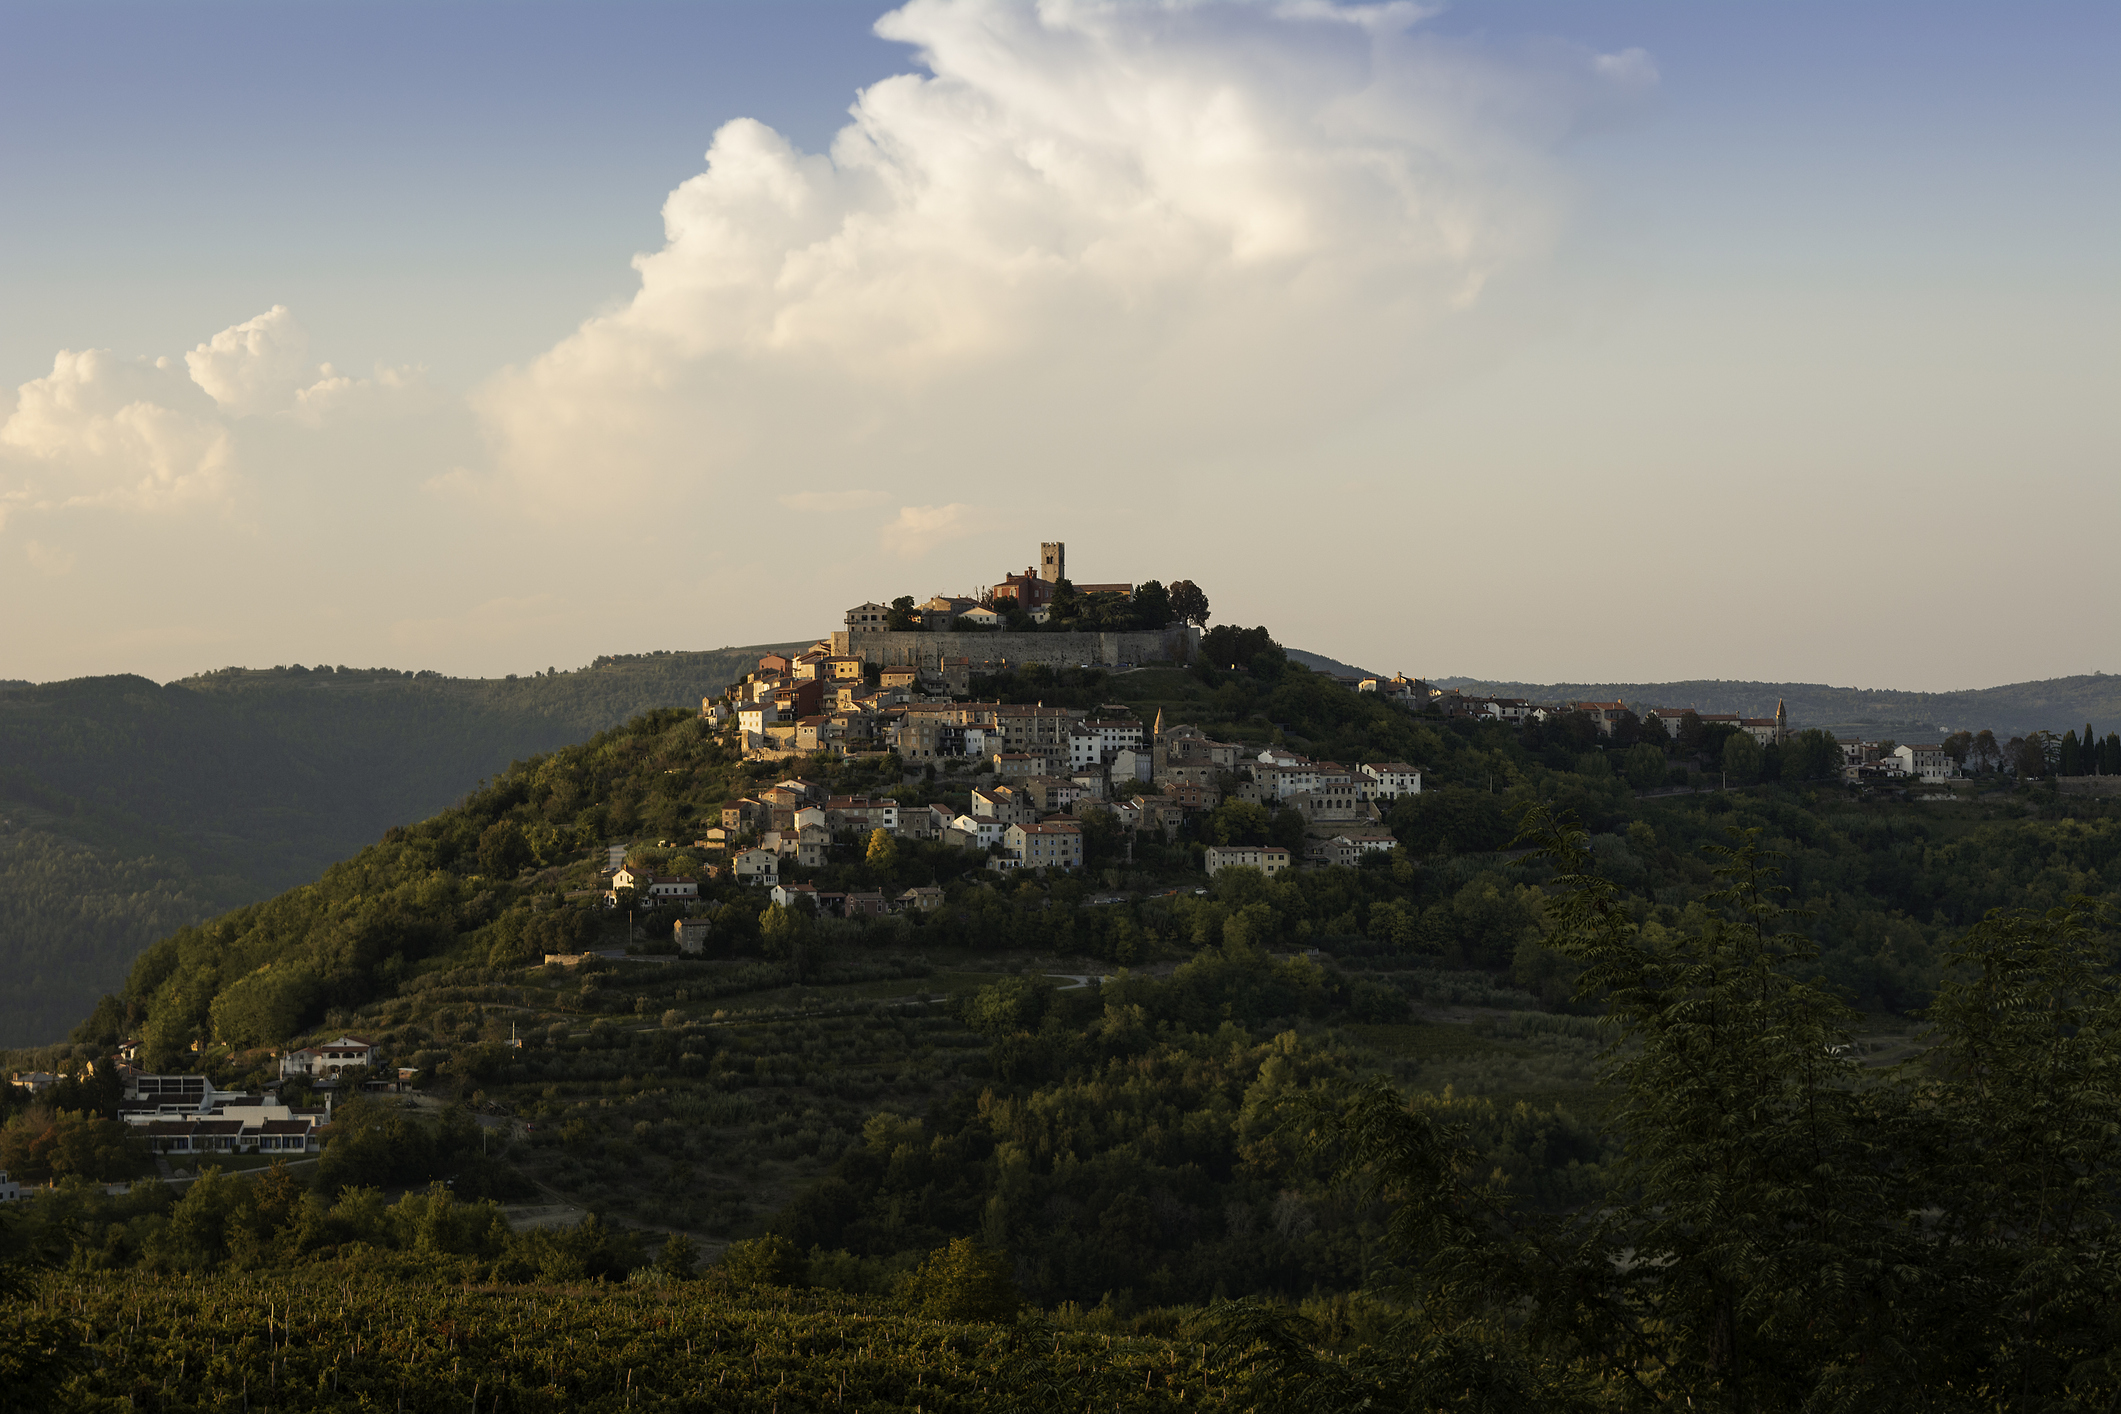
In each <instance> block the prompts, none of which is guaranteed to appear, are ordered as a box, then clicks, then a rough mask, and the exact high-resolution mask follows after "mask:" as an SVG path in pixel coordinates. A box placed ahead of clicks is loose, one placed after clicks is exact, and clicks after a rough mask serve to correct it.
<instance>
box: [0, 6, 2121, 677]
mask: <svg viewBox="0 0 2121 1414" xmlns="http://www.w3.org/2000/svg"><path fill="white" fill-rule="evenodd" d="M0 22H4V23H0V33H4V36H5V37H4V39H0V602H4V603H5V604H6V605H7V606H8V608H9V609H11V610H12V612H9V613H7V614H6V615H5V616H4V617H0V679H8V678H14V679H29V680H33V681H46V680H54V679H61V678H68V677H76V676H84V675H93V674H104V673H118V672H136V673H142V674H145V675H147V676H150V677H154V678H156V679H159V680H167V679H172V678H176V677H181V676H184V675H186V674H189V673H193V672H198V671H203V670H207V669H211V668H215V667H221V666H228V665H248V666H270V665H273V664H277V663H295V662H300V663H307V664H318V663H332V664H346V665H350V666H391V667H401V668H432V669H437V670H440V671H443V672H448V673H455V674H467V675H499V674H503V673H510V672H515V673H529V672H533V671H537V670H541V669H544V668H546V667H551V666H557V667H574V666H579V665H581V664H583V663H586V662H587V661H589V659H591V658H592V657H594V656H595V655H597V654H600V653H623V652H641V651H650V650H654V649H660V648H678V649H685V648H713V647H720V646H723V645H725V644H738V643H750V642H762V641H783V640H791V639H798V638H804V637H810V636H818V635H822V634H824V633H826V632H829V631H830V630H831V629H833V628H835V627H838V626H839V625H840V623H841V619H842V615H843V614H844V611H845V610H846V609H847V607H848V606H850V605H853V604H857V603H860V602H863V601H865V600H871V599H875V600H889V599H890V598H892V597H894V596H896V595H898V594H913V595H914V596H916V597H917V598H925V597H927V596H928V595H930V594H934V593H938V592H948V593H966V592H972V591H973V590H976V589H977V588H978V587H980V586H983V585H988V584H992V583H995V582H997V581H998V580H1000V578H1001V577H1002V576H1003V575H1004V574H1006V573H1008V572H1011V571H1014V570H1021V569H1023V568H1024V567H1025V566H1026V565H1027V564H1029V563H1030V562H1031V561H1032V560H1033V559H1035V557H1036V553H1037V546H1038V544H1039V542H1040V541H1042V540H1053V539H1058V540H1063V541H1065V542H1067V544H1068V548H1069V566H1070V570H1071V572H1072V573H1073V574H1074V575H1075V577H1077V578H1079V579H1083V580H1089V581H1109V580H1121V579H1124V580H1130V581H1137V582H1138V581H1140V580H1144V579H1149V578H1157V579H1162V580H1164V581H1166V582H1169V581H1172V580H1176V579H1191V580H1193V581H1195V582H1196V583H1198V584H1199V585H1200V586H1201V587H1202V588H1203V589H1204V590H1206V592H1207V594H1208V596H1209V598H1210V600H1211V603H1212V607H1213V611H1214V622H1233V623H1240V624H1245V625H1251V624H1265V625H1267V626H1268V627H1269V628H1270V630H1271V631H1272V632H1273V633H1274V634H1275V636H1276V637H1277V638H1278V639H1279V640H1280V641H1282V642H1283V643H1286V644H1289V645H1292V646H1296V647H1301V648H1305V649H1309V650H1311V651H1315V652H1321V653H1327V654H1330V655H1332V656H1334V657H1337V658H1341V659H1344V660H1347V661H1350V662H1355V663H1359V664H1361V665H1363V666H1366V667H1369V668H1373V669H1377V670H1383V671H1403V672H1407V673H1410V674H1415V675H1421V676H1447V675H1459V674H1463V675H1470V676H1479V677H1487V678H1493V679H1501V680H1514V681H1531V682H1539V681H1638V682H1639V681H1661V680H1678V679H1695V678H1746V679H1762V680H1769V681H1781V680H1792V681H1813V682H1828V683H1836V684H1841V685H1847V686H1858V687H1884V688H1901V689H1910V690H1947V689H1955V688H1965V687H1978V686H1987V685H1991V684H1996V683H2002V682H2010V681H2018V680H2024V679H2030V678H2047V677H2057V676H2063V675H2068V674H2074V673H2084V672H2092V671H2121V593H2117V591H2116V587H2115V578H2114V574H2113V571H2112V565H2113V563H2114V560H2115V553H2114V550H2113V546H2114V544H2115V531H2116V527H2117V526H2121V411H2117V409H2121V397H2117V396H2116V389H2117V387H2121V348H2117V344H2121V335H2117V332H2116V331H2117V330H2121V318H2117V316H2121V279H2117V275H2121V160H2117V159H2121V84H2116V83H2114V82H2113V74H2114V73H2115V72H2116V67H2117V65H2116V61H2117V60H2121V9H2117V8H2116V7H2113V6H2111V5H2103V4H2091V3H2074V4H2061V3H2031V4H2026V5H2019V6H2010V7H1999V6H1995V5H1992V4H1991V5H1974V4H1954V3H1923V4H1914V3H1891V2H1890V0H1885V2H1882V3H1875V4H1867V5H1863V6H1849V5H1845V4H1825V3H1805V0H1796V3H1777V4H1773V5H1769V4H1764V3H1760V4H1747V3H1718V4H1709V3H1681V0H1660V2H1659V3H1636V2H1635V0H1614V3H1595V0H1571V3H1558V2H1557V3H1540V2H1539V0H1525V3H1515V4H1501V3H1493V4H1477V3H1467V4H1455V5H1435V6H1422V5H1411V4H1382V5H1371V6H1335V5H1332V4H1329V3H1326V0H1285V2H1284V3H1268V0H1259V2H1258V3H1213V2H1212V0H1189V3H1172V4H1151V3H1147V0H1135V3H1128V4H1101V3H1090V0H1048V3H1045V4H1042V5H1027V4H1005V3H998V0H915V3H913V4H909V5H906V6H903V7H901V8H898V9H892V10H887V9H885V8H883V7H881V6H877V5H858V4H847V3H840V2H839V0H829V3H828V0H801V2H800V3H777V4H748V3H694V4H676V3H659V4H644V3H627V0H601V3H597V4H572V3H502V0H483V2H482V3H464V2H462V0H459V2H458V3H450V0H439V3H437V2H436V0H423V2H422V3H417V4H392V3H371V4H349V3H333V0H306V3H263V0H250V2H249V3H235V2H234V0H218V3H186V0H157V3H153V4H147V3H124V2H123V0H110V3H92V4H25V3H17V0H0Z"/></svg>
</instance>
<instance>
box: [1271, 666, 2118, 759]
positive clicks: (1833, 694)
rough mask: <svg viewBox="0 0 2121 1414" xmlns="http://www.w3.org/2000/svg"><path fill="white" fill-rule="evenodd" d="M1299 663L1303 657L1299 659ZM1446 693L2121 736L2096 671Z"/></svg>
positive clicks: (1806, 721)
mask: <svg viewBox="0 0 2121 1414" xmlns="http://www.w3.org/2000/svg"><path fill="white" fill-rule="evenodd" d="M1291 656H1292V657H1293V656H1295V655H1293V654H1292V655H1291ZM1430 681H1431V682H1433V683H1435V684H1436V685H1437V686H1439V687H1457V688H1467V689H1473V690H1477V691H1480V692H1493V693H1498V694H1501V695H1505V696H1510V697H1525V698H1530V699H1531V700H1533V701H1535V702H1561V701H1568V700H1572V699H1573V700H1577V701H1597V702H1613V701H1620V702H1626V703H1629V704H1631V705H1632V704H1636V703H1640V704H1642V705H1643V706H1646V707H1693V708H1695V709H1697V710H1699V711H1703V712H1739V713H1743V714H1744V715H1746V716H1749V717H1764V716H1770V715H1772V714H1773V713H1774V711H1775V703H1776V702H1777V701H1778V700H1780V701H1783V702H1785V703H1787V704H1788V705H1789V710H1790V721H1791V722H1792V723H1793V724H1794V725H1797V726H1801V727H1826V728H1828V729H1830V730H1833V731H1836V732H1840V733H1842V734H1843V735H1852V734H1855V733H1857V732H1861V733H1863V734H1866V735H1875V736H1892V737H1895V738H1897V739H1899V740H1902V741H1906V740H1909V739H1911V737H1913V736H1915V735H1936V736H1941V735H1944V734H1946V733H1948V732H1955V731H1980V730H1981V729H1982V728H1983V727H1987V728H1988V729H1989V730H1991V731H1993V732H1995V733H1996V735H1998V736H2001V737H2008V736H2022V735H2024V734H2025V733H2027V732H2029V731H2036V730H2040V729H2046V730H2049V731H2056V732H2061V731H2068V730H2071V729H2072V728H2074V729H2076V730H2079V731H2081V730H2083V727H2084V724H2085V723H2086V722H2090V723H2091V724H2092V729H2093V730H2094V731H2095V732H2097V733H2098V734H2099V735H2101V736H2104V735H2105V734H2106V733H2108V732H2111V731H2121V677H2117V676H2115V675H2113V674H2110V673H2090V674H2086V675H2082V676H2079V677H2069V678H2049V679H2047V680H2045V681H2043V682H2015V683H2007V684H2005V685H2004V686H2002V687H1983V688H1970V689H1967V690H1965V691H1962V692H1895V691H1890V690H1881V689H1876V688H1860V687H1828V686H1825V685H1824V684H1821V683H1812V682H1724V681H1721V680H1715V681H1709V680H1700V681H1695V682H1661V683H1640V682H1593V683H1584V682H1563V683H1525V682H1496V681H1494V680H1492V679H1487V678H1431V679H1430Z"/></svg>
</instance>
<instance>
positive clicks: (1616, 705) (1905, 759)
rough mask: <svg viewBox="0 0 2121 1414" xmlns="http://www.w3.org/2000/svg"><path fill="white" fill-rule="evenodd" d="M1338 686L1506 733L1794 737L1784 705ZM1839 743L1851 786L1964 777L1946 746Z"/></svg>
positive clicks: (1402, 684)
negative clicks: (1583, 725) (1709, 731)
mask: <svg viewBox="0 0 2121 1414" xmlns="http://www.w3.org/2000/svg"><path fill="white" fill-rule="evenodd" d="M1340 681H1341V682H1342V683H1343V684H1344V685H1346V686H1348V687H1350V688H1352V689H1354V690H1355V691H1357V692H1374V693H1378V694H1380V695H1382V696H1384V697H1387V698H1389V699H1390V700H1392V701H1395V702H1398V703H1400V704H1402V705H1404V706H1406V707H1407V708H1409V709H1410V710H1414V711H1425V710H1434V711H1437V712H1440V713H1442V714H1443V715H1444V716H1446V717H1467V718H1471V719H1473V720H1475V721H1483V722H1501V723H1503V724H1504V725H1506V726H1523V725H1524V724H1525V723H1526V722H1544V721H1546V720H1548V719H1549V718H1552V717H1557V716H1560V715H1562V714H1564V713H1569V712H1580V713H1582V714H1583V715H1584V716H1586V717H1588V718H1589V719H1590V720H1591V721H1592V722H1593V723H1594V724H1595V725H1596V726H1597V728H1598V730H1599V731H1600V732H1601V733H1603V734H1604V735H1606V736H1611V735H1612V734H1613V728H1614V727H1615V725H1617V724H1618V723H1619V721H1620V720H1621V718H1622V716H1623V715H1624V714H1632V715H1633V716H1634V717H1635V718H1636V720H1637V721H1639V722H1640V723H1642V724H1643V725H1644V726H1645V727H1649V726H1651V725H1652V724H1653V723H1654V726H1655V727H1656V728H1658V729H1661V730H1662V731H1663V732H1664V733H1665V735H1666V736H1667V737H1668V738H1669V739H1672V740H1675V741H1676V740H1677V739H1678V737H1679V734H1680V731H1681V730H1682V728H1683V727H1684V725H1685V721H1686V718H1687V717H1688V716H1692V717H1693V718H1694V719H1695V720H1696V721H1698V722H1700V723H1701V724H1702V725H1703V726H1710V727H1731V728H1735V729H1736V730H1738V731H1742V732H1744V733H1745V734H1746V735H1747V736H1750V737H1752V738H1753V740H1755V741H1757V742H1759V743H1760V744H1761V745H1762V746H1770V745H1777V744H1780V743H1782V742H1786V741H1788V740H1789V739H1790V734H1791V727H1790V723H1789V709H1788V707H1787V706H1786V705H1785V704H1783V703H1781V702H1777V703H1776V704H1775V715H1774V716H1772V717H1747V716H1744V715H1741V714H1740V713H1737V712H1702V711H1698V710H1696V709H1695V708H1692V707H1632V706H1629V705H1628V704H1627V703H1626V702H1559V703H1539V702H1530V701H1527V700H1526V699H1524V698H1521V697H1498V696H1493V695H1491V694H1485V693H1472V692H1462V691H1460V690H1459V689H1457V688H1455V687H1433V686H1431V685H1429V684H1428V683H1425V682H1423V681H1421V680H1420V679H1419V678H1410V677H1407V676H1406V675H1404V674H1399V675H1397V676H1394V677H1389V678H1385V677H1345V676H1344V677H1341V678H1340ZM1835 740H1836V742H1837V743H1838V744H1839V745H1840V747H1841V757H1842V767H1843V771H1844V774H1845V775H1846V776H1847V778H1848V779H1850V780H1857V779H1862V778H1866V777H1880V776H1884V777H1911V778H1914V779H1918V780H1923V781H1941V780H1947V779H1949V778H1951V777H1953V776H1956V775H1958V774H1959V764H1958V762H1956V761H1954V760H1953V759H1952V757H1951V756H1950V755H1949V754H1947V753H1946V751H1945V749H1944V746H1943V744H1942V743H1940V742H1930V743H1926V744H1915V745H1910V744H1906V743H1897V742H1890V741H1866V740H1863V739H1860V738H1857V737H1837V738H1835Z"/></svg>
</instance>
